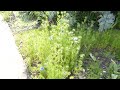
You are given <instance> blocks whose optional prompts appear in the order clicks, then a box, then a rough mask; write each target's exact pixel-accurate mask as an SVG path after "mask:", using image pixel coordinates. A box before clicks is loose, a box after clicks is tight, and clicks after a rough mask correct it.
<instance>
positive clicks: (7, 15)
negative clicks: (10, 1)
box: [0, 11, 12, 22]
mask: <svg viewBox="0 0 120 90" xmlns="http://www.w3.org/2000/svg"><path fill="white" fill-rule="evenodd" d="M0 14H1V15H3V18H4V20H5V21H6V22H9V21H10V16H11V15H12V11H1V12H0Z"/></svg>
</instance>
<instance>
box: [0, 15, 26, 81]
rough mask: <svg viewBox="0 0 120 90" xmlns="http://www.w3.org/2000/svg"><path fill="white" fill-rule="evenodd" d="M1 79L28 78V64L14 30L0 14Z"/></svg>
mask: <svg viewBox="0 0 120 90" xmlns="http://www.w3.org/2000/svg"><path fill="white" fill-rule="evenodd" d="M0 79H27V72H26V65H25V63H24V61H23V58H22V56H21V55H20V54H19V51H18V49H17V46H16V44H15V40H14V37H13V35H12V32H11V30H10V28H9V26H8V24H7V23H6V22H4V21H3V18H2V16H1V15H0Z"/></svg>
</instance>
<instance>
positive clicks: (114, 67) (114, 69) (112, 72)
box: [107, 60, 120, 79]
mask: <svg viewBox="0 0 120 90" xmlns="http://www.w3.org/2000/svg"><path fill="white" fill-rule="evenodd" d="M111 61H112V62H111V63H110V65H109V68H108V70H107V71H108V73H109V76H108V78H110V79H117V78H118V77H120V72H119V71H118V70H119V69H120V65H118V64H116V62H115V61H113V60H111Z"/></svg>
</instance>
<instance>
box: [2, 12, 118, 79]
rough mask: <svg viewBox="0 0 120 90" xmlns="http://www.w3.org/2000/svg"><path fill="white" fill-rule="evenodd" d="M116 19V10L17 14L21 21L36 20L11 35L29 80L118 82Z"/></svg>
mask: <svg viewBox="0 0 120 90" xmlns="http://www.w3.org/2000/svg"><path fill="white" fill-rule="evenodd" d="M4 13H5V12H4ZM4 16H6V15H4ZM119 17H120V12H119V11H116V12H110V11H67V12H65V11H64V12H63V11H20V12H19V18H21V20H23V21H25V22H29V21H31V20H32V21H37V23H36V27H35V28H32V29H31V30H27V31H25V32H19V33H17V34H15V35H14V36H15V39H16V44H17V45H18V47H19V50H20V52H21V54H22V56H23V58H24V60H25V62H26V64H27V66H28V70H29V73H30V75H31V78H35V79H38V78H39V79H73V78H74V79H120V54H119V53H120V41H119V39H120V31H119V26H120V22H119V19H120V18H119ZM7 18H8V17H7ZM7 20H8V19H7ZM16 32H17V31H16Z"/></svg>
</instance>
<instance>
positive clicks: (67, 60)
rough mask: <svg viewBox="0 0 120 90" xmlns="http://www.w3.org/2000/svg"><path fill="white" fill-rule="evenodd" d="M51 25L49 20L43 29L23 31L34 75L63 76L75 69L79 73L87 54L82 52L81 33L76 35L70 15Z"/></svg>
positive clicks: (42, 25)
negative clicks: (72, 29)
mask: <svg viewBox="0 0 120 90" xmlns="http://www.w3.org/2000/svg"><path fill="white" fill-rule="evenodd" d="M48 26H49V23H48V22H47V21H45V22H43V23H42V24H41V28H40V30H36V31H32V32H27V33H26V34H23V35H22V38H24V39H26V41H24V42H23V48H21V51H22V53H23V55H24V56H25V57H26V59H27V60H26V61H27V63H28V67H29V70H30V72H31V75H32V78H46V79H63V78H67V77H68V76H69V75H70V74H71V72H72V73H74V74H78V73H77V72H79V71H80V70H81V69H82V59H83V58H84V57H83V56H84V55H83V54H80V53H79V54H78V51H79V49H80V48H81V47H80V43H81V36H77V37H76V36H75V35H74V33H73V32H69V30H68V27H69V24H68V21H67V20H66V19H60V20H59V22H58V25H57V26H56V25H51V30H48ZM24 39H23V40H24ZM78 56H80V57H79V58H78ZM34 74H35V75H34Z"/></svg>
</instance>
